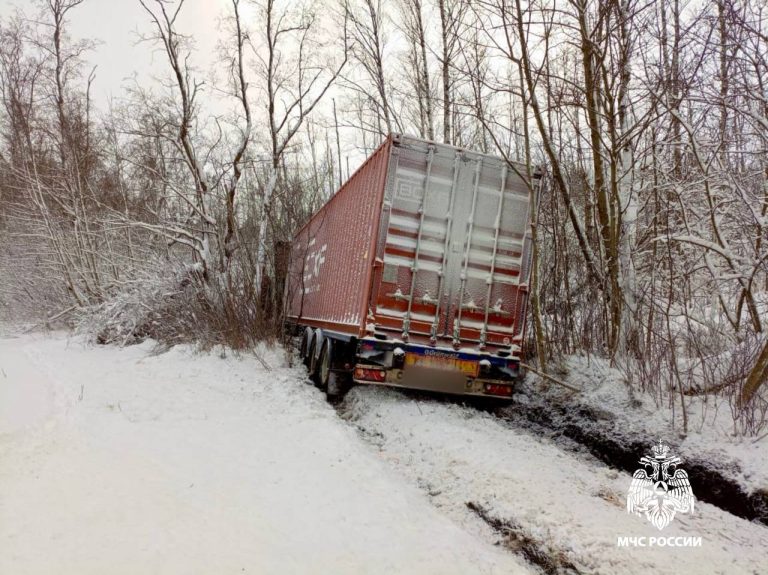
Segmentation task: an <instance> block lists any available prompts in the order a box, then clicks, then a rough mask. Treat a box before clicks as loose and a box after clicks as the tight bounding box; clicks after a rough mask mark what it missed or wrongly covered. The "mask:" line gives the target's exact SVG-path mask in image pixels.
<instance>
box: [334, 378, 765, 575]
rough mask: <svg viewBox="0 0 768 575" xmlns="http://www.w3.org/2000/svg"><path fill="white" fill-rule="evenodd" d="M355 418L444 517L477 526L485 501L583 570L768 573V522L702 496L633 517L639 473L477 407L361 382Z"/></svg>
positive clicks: (515, 531) (351, 409) (494, 514)
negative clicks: (660, 540)
mask: <svg viewBox="0 0 768 575" xmlns="http://www.w3.org/2000/svg"><path fill="white" fill-rule="evenodd" d="M345 413H346V416H347V417H348V418H349V419H350V420H351V421H352V422H354V423H355V424H356V425H358V426H359V428H360V429H361V430H362V432H363V434H364V435H365V436H367V437H369V438H370V441H371V443H372V444H374V445H376V446H377V447H378V449H380V451H381V452H382V453H383V454H384V455H385V456H386V457H387V459H388V460H389V461H390V462H392V465H393V466H394V467H395V468H396V469H398V470H400V472H401V473H403V474H404V475H406V476H408V477H410V478H411V479H412V480H413V481H414V482H415V483H417V484H419V485H422V486H423V487H424V488H425V490H427V491H428V492H430V493H432V494H433V500H434V502H435V504H436V505H437V506H438V507H439V508H440V509H442V510H443V511H444V512H445V513H447V514H448V515H450V516H451V517H454V518H455V519H456V520H457V521H464V522H465V523H469V524H471V523H472V522H473V521H474V517H473V515H474V512H472V511H470V510H469V508H468V504H470V505H471V506H472V507H475V508H480V509H482V510H484V511H485V514H486V515H487V516H490V518H491V519H493V520H496V521H498V522H500V523H501V524H503V525H508V526H510V528H511V532H512V535H513V537H514V538H517V539H531V540H533V542H534V543H535V544H536V545H537V546H538V548H539V549H540V550H541V551H542V552H543V553H545V554H546V555H547V556H549V557H552V558H554V560H555V562H556V563H558V562H559V563H560V564H561V565H565V566H572V567H573V568H575V569H576V570H577V572H580V573H605V574H613V573H622V574H623V573H627V574H628V573H638V574H640V573H677V574H681V573H691V574H704V573H722V574H730V573H754V574H759V573H766V572H768V555H767V554H766V549H767V548H768V528H766V527H764V526H762V525H759V524H756V523H751V522H748V521H745V520H743V519H740V518H738V517H735V516H733V515H730V514H728V513H726V512H724V511H722V510H720V509H718V508H717V507H714V506H712V505H708V504H706V503H702V502H696V505H695V512H694V513H693V514H691V515H680V514H678V515H677V516H676V517H675V519H674V521H673V522H672V524H670V525H669V526H668V527H666V528H665V529H664V530H663V532H659V531H658V530H656V529H655V528H654V527H653V526H651V525H650V524H649V523H648V522H647V521H646V520H645V518H640V517H637V516H635V515H630V514H628V513H627V511H626V494H627V489H628V488H629V485H630V482H631V479H632V477H631V475H630V474H628V473H621V472H618V471H616V470H614V469H611V468H609V467H607V466H606V465H603V464H602V463H600V462H596V461H594V460H592V459H591V458H589V457H584V456H583V454H574V453H569V452H566V451H564V450H563V449H562V448H560V447H559V446H557V445H555V444H554V443H553V442H551V441H549V440H547V439H545V438H542V437H539V436H536V435H535V434H534V433H532V432H529V431H527V430H525V429H510V428H509V426H507V425H505V423H504V421H502V420H500V419H498V418H496V417H494V416H492V415H488V414H484V413H480V412H478V411H477V410H476V409H474V408H471V407H464V406H461V405H456V404H451V403H443V402H436V401H432V400H426V401H422V400H418V399H414V398H409V400H408V401H403V397H402V395H401V394H400V393H398V392H395V391H392V390H387V389H361V388H358V389H353V390H352V391H351V393H350V395H349V396H348V398H347V400H346V408H345ZM638 467H640V466H639V465H638ZM620 536H621V537H646V538H648V537H654V536H664V537H670V536H671V537H678V536H682V537H701V538H702V545H701V547H696V548H670V547H654V548H649V547H639V548H626V547H618V546H617V538H618V537H620ZM512 544H513V546H514V542H512ZM566 571H567V570H566Z"/></svg>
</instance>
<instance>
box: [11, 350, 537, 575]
mask: <svg viewBox="0 0 768 575" xmlns="http://www.w3.org/2000/svg"><path fill="white" fill-rule="evenodd" d="M149 351H150V347H149V346H147V345H142V346H137V347H132V348H126V349H117V348H89V347H85V346H83V345H82V344H81V343H78V342H76V341H73V342H68V340H67V339H66V338H65V337H64V336H61V335H59V336H23V337H20V338H14V339H10V338H5V339H0V369H1V370H2V371H0V573H2V574H9V575H11V574H13V575H21V574H24V573H35V574H56V575H69V574H72V575H74V574H77V575H86V574H90V573H93V574H99V575H105V574H115V573H126V574H129V573H130V574H136V573H142V574H148V573H163V574H165V573H184V574H190V573H206V574H212V573H215V574H217V575H220V574H227V573H279V574H283V573H311V574H315V573H334V574H336V573H354V574H360V573H413V574H424V573H434V574H443V573H456V574H464V573H499V574H502V573H503V574H506V573H530V572H532V569H531V567H530V566H528V565H527V564H526V563H525V562H524V560H522V559H520V558H518V557H517V556H515V555H513V554H510V553H508V552H506V551H505V550H504V549H503V548H501V547H495V546H494V545H493V544H492V541H490V540H488V539H485V538H483V537H482V536H481V535H480V534H478V533H473V532H468V531H467V530H465V529H464V528H462V526H460V525H459V524H458V523H457V522H456V521H454V520H453V519H452V518H451V517H450V516H447V515H445V514H443V513H441V512H440V511H439V510H438V509H436V508H435V507H434V506H433V505H432V504H431V503H430V501H429V499H428V496H427V495H425V494H424V493H423V492H422V491H420V490H419V489H418V488H417V487H416V486H414V485H411V484H410V483H409V482H408V481H405V480H403V479H402V478H401V477H400V476H399V475H398V474H397V472H396V471H395V470H393V469H391V468H390V466H389V465H388V463H387V462H386V461H383V460H382V459H381V457H380V456H379V454H377V453H376V452H375V451H374V450H371V449H370V447H369V446H368V445H366V444H365V443H364V442H363V441H362V440H361V439H360V438H359V436H358V434H357V433H356V432H355V430H354V429H353V428H352V427H350V426H349V425H347V424H346V423H344V422H342V421H341V420H339V418H338V417H337V415H336V413H335V412H334V411H333V409H332V408H330V407H329V406H328V405H327V404H326V403H325V402H324V400H323V398H322V396H321V395H320V394H319V393H317V392H316V391H315V390H314V389H312V388H311V387H309V386H306V385H304V384H303V383H302V382H301V376H300V374H299V373H297V372H295V371H293V370H290V369H288V368H285V367H280V364H281V362H282V360H281V358H280V357H279V356H278V354H277V353H272V354H268V355H267V356H266V359H267V361H268V362H269V363H270V364H272V365H273V366H275V368H274V369H273V370H272V371H271V372H266V371H265V370H264V369H263V368H261V366H260V365H259V363H258V362H257V361H256V360H255V359H254V358H243V359H235V358H232V357H227V358H226V359H222V358H221V357H219V356H218V355H194V354H192V353H191V352H189V351H188V350H186V349H183V348H176V349H174V350H171V351H170V352H168V353H164V354H161V355H157V356H152V355H151V354H150V353H149Z"/></svg>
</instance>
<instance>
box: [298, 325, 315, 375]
mask: <svg viewBox="0 0 768 575" xmlns="http://www.w3.org/2000/svg"><path fill="white" fill-rule="evenodd" d="M311 345H312V330H311V329H309V328H306V329H305V330H304V334H303V335H302V336H301V346H300V347H299V356H300V357H301V362H302V363H303V364H304V365H305V366H306V367H309V358H310V355H309V353H310V346H311Z"/></svg>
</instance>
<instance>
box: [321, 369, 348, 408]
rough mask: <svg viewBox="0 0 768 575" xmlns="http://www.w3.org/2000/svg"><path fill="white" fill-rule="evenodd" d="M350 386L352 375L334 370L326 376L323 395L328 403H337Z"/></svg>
mask: <svg viewBox="0 0 768 575" xmlns="http://www.w3.org/2000/svg"><path fill="white" fill-rule="evenodd" d="M351 387H352V377H351V376H350V374H348V373H342V372H338V371H334V372H332V373H331V375H330V377H329V378H328V385H327V387H326V388H325V397H326V399H327V400H328V403H334V404H335V403H339V402H340V401H341V400H342V399H344V396H345V395H347V392H348V391H349V389H350V388H351Z"/></svg>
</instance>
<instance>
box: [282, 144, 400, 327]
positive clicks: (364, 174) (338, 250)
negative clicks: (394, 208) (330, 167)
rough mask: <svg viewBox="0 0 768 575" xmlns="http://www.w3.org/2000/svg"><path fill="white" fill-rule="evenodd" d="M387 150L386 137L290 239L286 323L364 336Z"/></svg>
mask: <svg viewBox="0 0 768 575" xmlns="http://www.w3.org/2000/svg"><path fill="white" fill-rule="evenodd" d="M390 148H391V139H387V140H386V141H385V142H384V144H382V145H381V146H380V147H379V148H378V149H377V150H376V152H374V153H373V155H372V156H371V157H370V158H369V159H368V160H367V161H366V162H365V163H364V164H363V165H362V166H361V167H360V169H359V170H357V172H355V173H354V174H353V175H352V177H350V178H349V180H348V181H347V182H346V183H345V184H344V185H343V186H342V187H341V189H339V191H338V192H336V194H334V196H333V197H332V198H331V199H330V200H329V201H328V203H326V204H325V205H324V206H323V207H322V208H320V210H319V211H318V212H317V213H316V214H315V215H314V216H312V218H311V219H310V220H309V222H308V223H307V224H306V225H305V226H304V227H303V228H302V229H301V230H300V231H299V232H298V234H297V235H296V237H295V238H294V241H293V246H292V249H291V262H290V272H289V280H288V286H287V293H286V301H287V311H286V316H287V317H288V318H289V319H291V320H294V321H297V322H299V323H301V324H304V325H311V326H316V327H324V328H326V329H334V330H336V331H341V332H345V333H350V334H354V335H361V334H362V333H363V331H364V328H365V321H366V316H367V310H368V298H369V295H370V285H371V281H372V273H373V267H374V266H373V264H374V257H375V254H374V252H375V241H376V238H377V236H378V230H379V218H380V215H381V205H382V194H383V190H384V184H385V181H386V176H387V166H388V160H389V153H390Z"/></svg>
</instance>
